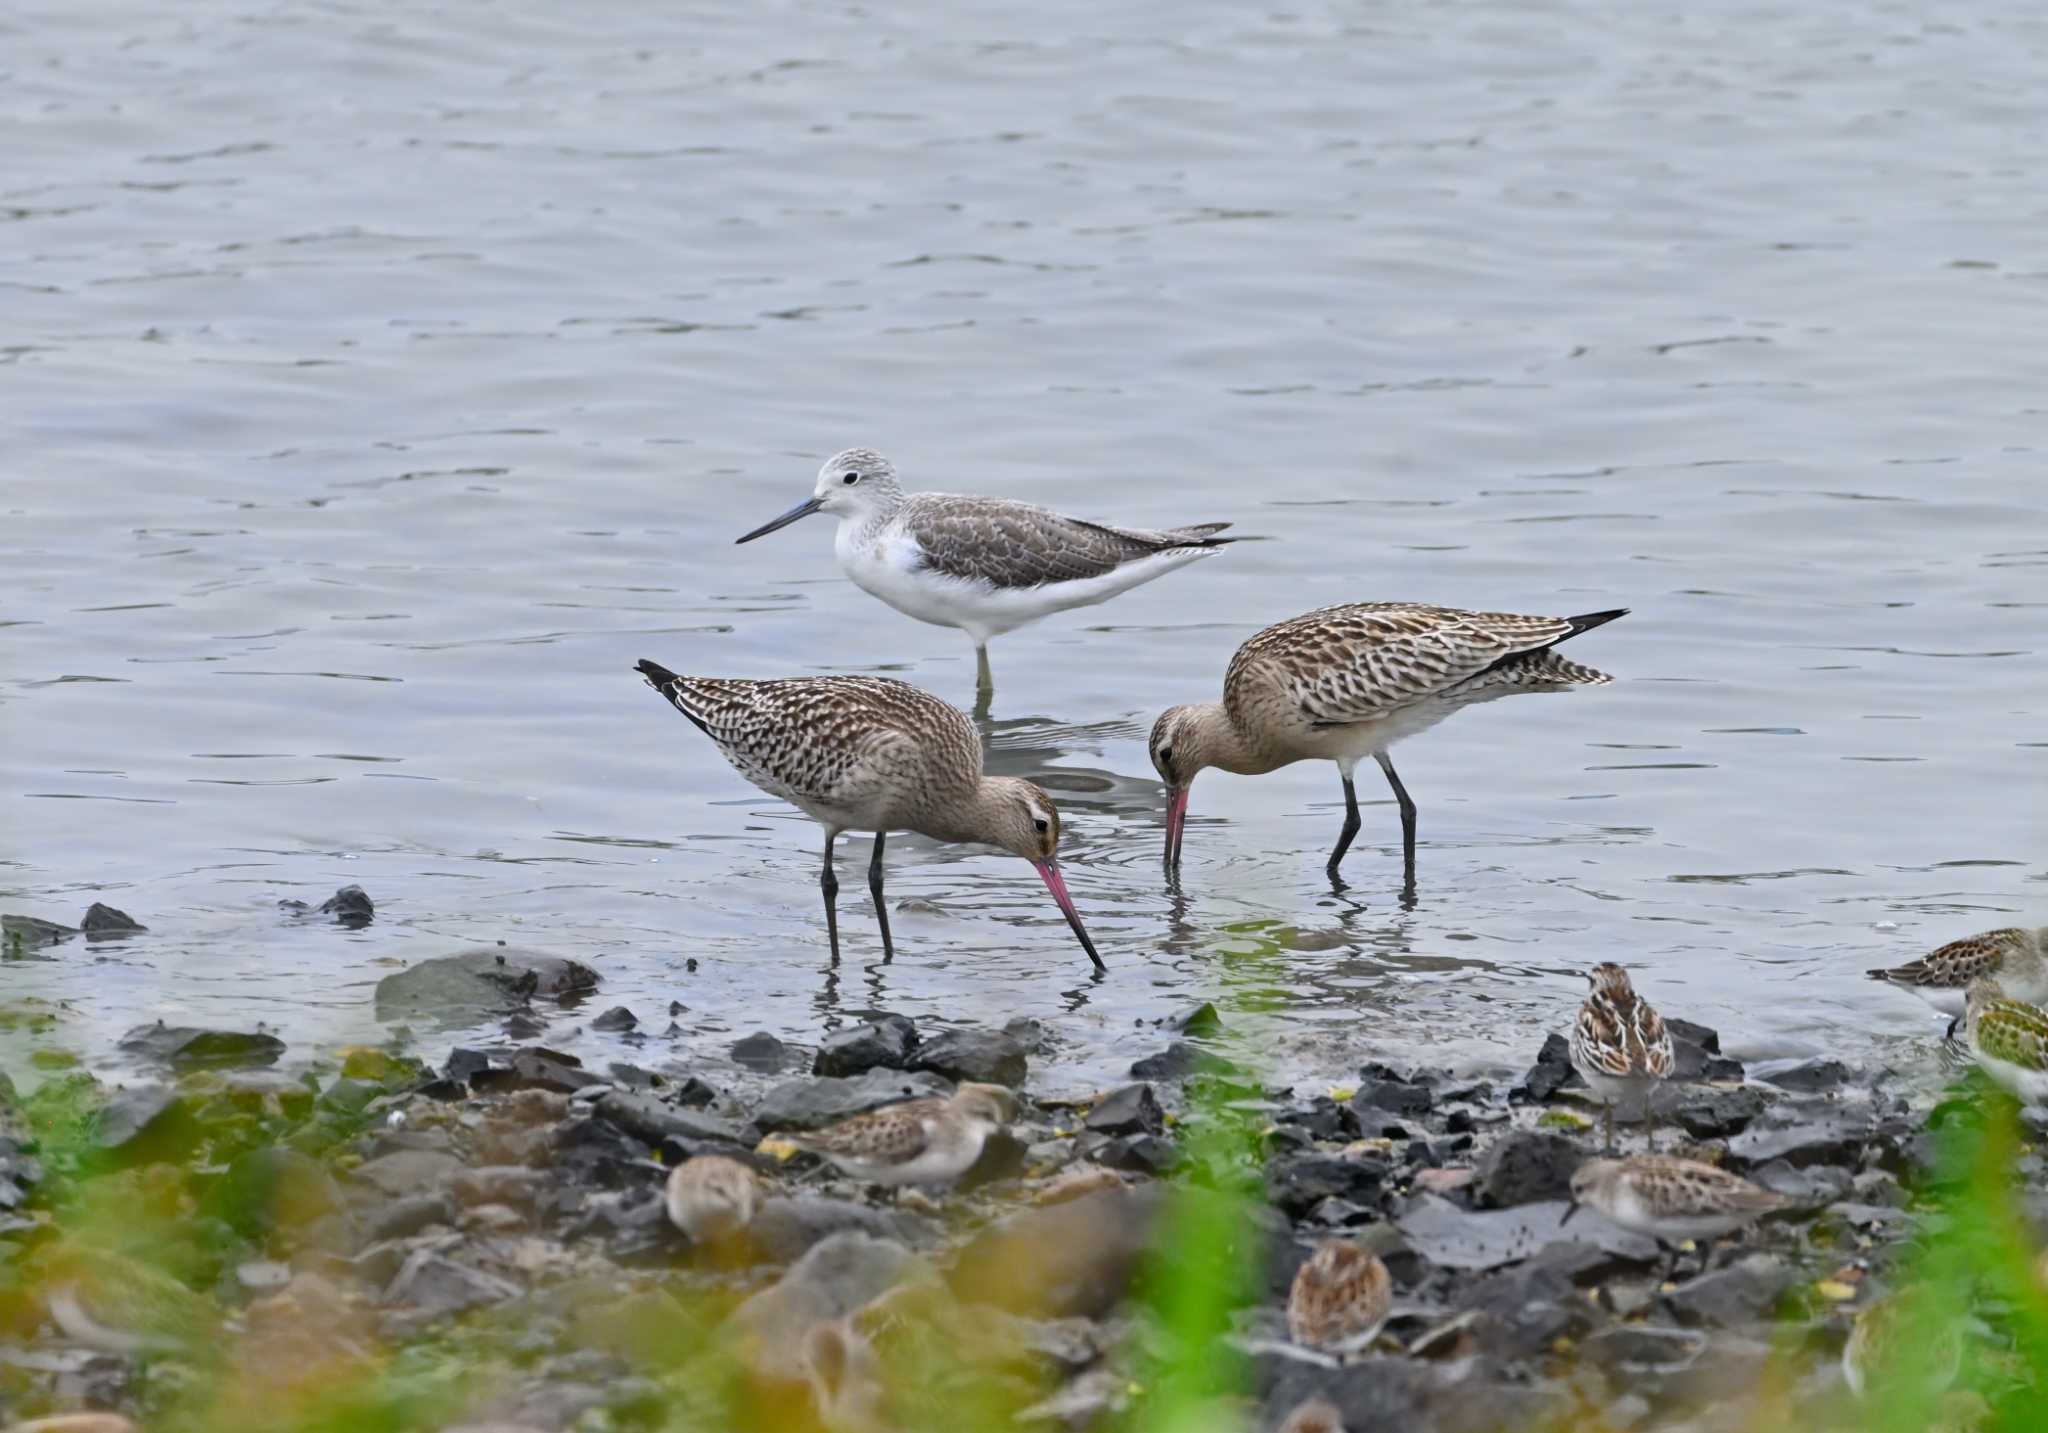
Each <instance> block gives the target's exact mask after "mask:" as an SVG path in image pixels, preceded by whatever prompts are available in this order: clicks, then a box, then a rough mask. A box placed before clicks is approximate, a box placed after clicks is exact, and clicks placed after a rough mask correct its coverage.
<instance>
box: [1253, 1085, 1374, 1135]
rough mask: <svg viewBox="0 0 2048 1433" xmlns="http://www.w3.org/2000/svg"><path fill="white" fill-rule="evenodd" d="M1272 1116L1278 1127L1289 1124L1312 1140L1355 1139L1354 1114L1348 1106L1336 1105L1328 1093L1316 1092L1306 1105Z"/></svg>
mask: <svg viewBox="0 0 2048 1433" xmlns="http://www.w3.org/2000/svg"><path fill="white" fill-rule="evenodd" d="M1274 1119H1275V1122H1276V1124H1277V1125H1278V1127H1279V1129H1287V1128H1289V1127H1293V1128H1296V1129H1299V1130H1301V1131H1302V1132H1303V1133H1304V1134H1305V1135H1307V1136H1308V1138H1309V1139H1312V1140H1350V1139H1356V1138H1358V1131H1359V1125H1358V1116H1357V1115H1355V1114H1353V1113H1352V1111H1351V1107H1350V1106H1349V1105H1340V1104H1338V1103H1337V1102H1336V1101H1335V1100H1333V1099H1331V1098H1330V1097H1329V1096H1328V1095H1317V1096H1316V1097H1315V1098H1314V1099H1312V1100H1310V1101H1309V1102H1308V1103H1307V1104H1306V1105H1297V1106H1295V1107H1294V1108H1293V1109H1287V1110H1282V1111H1281V1112H1280V1113H1279V1114H1278V1115H1276V1116H1275V1117H1274ZM1275 1133H1278V1130H1276V1131H1275Z"/></svg>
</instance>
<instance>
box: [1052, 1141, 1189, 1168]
mask: <svg viewBox="0 0 2048 1433" xmlns="http://www.w3.org/2000/svg"><path fill="white" fill-rule="evenodd" d="M1074 1150H1075V1153H1076V1154H1078V1155H1079V1156H1080V1157H1081V1158H1083V1159H1086V1160H1092V1161H1093V1162H1094V1163H1096V1164H1099V1165H1101V1166H1103V1167H1104V1168H1105V1169H1121V1170H1124V1171H1126V1172H1128V1173H1131V1174H1148V1175H1151V1176H1152V1177H1153V1178H1155V1179H1156V1178H1159V1177H1161V1176H1163V1175H1165V1174H1167V1173H1168V1172H1169V1171H1171V1170H1172V1168H1173V1166H1174V1164H1175V1162H1176V1161H1177V1160H1178V1159H1179V1158H1180V1150H1179V1149H1178V1147H1176V1146H1175V1144H1174V1143H1173V1141H1172V1140H1170V1139H1166V1138H1163V1137H1162V1136H1160V1135H1156V1134H1130V1135H1114V1136H1111V1135H1103V1134H1092V1133H1091V1134H1085V1135H1083V1136H1081V1138H1080V1139H1079V1140H1077V1141H1076V1142H1075V1146H1074Z"/></svg>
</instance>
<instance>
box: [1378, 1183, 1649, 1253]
mask: <svg viewBox="0 0 2048 1433" xmlns="http://www.w3.org/2000/svg"><path fill="white" fill-rule="evenodd" d="M1570 1207H1571V1206H1569V1205H1568V1204H1565V1203H1564V1202H1563V1201H1555V1202H1548V1203H1543V1204H1521V1205H1517V1206H1516V1207H1514V1208H1512V1209H1494V1210H1486V1211H1478V1210H1470V1209H1461V1208H1459V1207H1458V1206H1457V1205H1455V1204H1453V1203H1451V1202H1450V1201H1449V1200H1448V1199H1443V1198H1440V1197H1438V1196H1437V1195H1434V1194H1425V1195H1422V1196H1421V1197H1419V1198H1417V1199H1414V1200H1411V1201H1410V1202H1409V1204H1408V1206H1407V1208H1406V1209H1405V1210H1404V1211H1403V1212H1402V1213H1401V1215H1400V1217H1399V1218H1398V1219H1396V1220H1395V1221H1394V1223H1395V1227H1396V1228H1398V1229H1399V1230H1400V1231H1401V1234H1402V1236H1403V1237H1405V1238H1406V1239H1407V1240H1408V1242H1409V1243H1410V1244H1411V1245H1413V1246H1414V1248H1415V1252H1416V1253H1418V1254H1420V1255H1421V1256H1422V1257H1423V1258H1425V1259H1427V1260H1428V1261H1429V1262H1430V1263H1432V1264H1437V1265H1440V1266H1442V1267H1444V1268H1449V1269H1492V1268H1497V1267H1499V1266H1500V1265H1502V1264H1506V1263H1511V1262H1513V1261H1515V1260H1517V1259H1526V1258H1529V1257H1530V1256H1531V1255H1533V1254H1535V1253H1536V1252H1538V1251H1539V1250H1541V1249H1543V1248H1544V1247H1545V1246H1546V1245H1548V1244H1551V1243H1556V1242H1564V1241H1572V1242H1579V1243H1587V1244H1592V1245H1594V1246H1595V1247H1597V1248H1599V1249H1601V1250H1603V1251H1604V1252H1606V1253H1610V1254H1614V1255H1618V1256H1620V1257H1623V1258H1628V1259H1635V1260H1640V1261H1647V1260H1651V1259H1654V1258H1656V1257H1657V1252H1658V1251H1657V1242H1656V1241H1655V1240H1654V1239H1651V1238H1648V1237H1646V1236H1644V1235H1641V1234H1632V1233H1630V1232H1629V1231H1628V1230H1626V1229H1623V1228H1621V1227H1620V1226H1619V1225H1616V1224H1611V1223H1609V1222H1608V1221H1607V1220H1605V1219H1603V1218H1601V1217H1600V1216H1599V1215H1598V1214H1595V1213H1594V1212H1593V1211H1592V1210H1590V1209H1582V1210H1580V1211H1579V1213H1578V1214H1577V1215H1575V1216H1574V1217H1573V1218H1572V1220H1571V1223H1570V1225H1569V1227H1566V1226H1565V1223H1564V1218H1565V1214H1566V1211H1567V1210H1569V1209H1570Z"/></svg>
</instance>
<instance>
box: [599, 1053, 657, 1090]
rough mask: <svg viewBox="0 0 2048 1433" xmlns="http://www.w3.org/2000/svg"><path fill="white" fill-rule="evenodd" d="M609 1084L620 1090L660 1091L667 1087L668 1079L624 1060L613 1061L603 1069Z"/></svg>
mask: <svg viewBox="0 0 2048 1433" xmlns="http://www.w3.org/2000/svg"><path fill="white" fill-rule="evenodd" d="M604 1068H605V1073H606V1074H607V1075H609V1076H611V1082H612V1083H613V1084H614V1085H617V1086H618V1087H619V1088H620V1089H622V1090H660V1089H666V1088H667V1087H668V1079H667V1077H666V1076H664V1075H660V1074H657V1073H656V1072H654V1071H653V1070H649V1069H644V1068H642V1067H641V1066H639V1065H629V1064H627V1063H626V1062H625V1061H624V1060H613V1061H611V1062H610V1063H608V1064H607V1065H606V1066H605V1067H604Z"/></svg>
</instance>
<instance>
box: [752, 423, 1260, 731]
mask: <svg viewBox="0 0 2048 1433" xmlns="http://www.w3.org/2000/svg"><path fill="white" fill-rule="evenodd" d="M815 512H822V513H830V514H831V515H832V516H834V517H836V518H838V519H839V534H838V536H837V537H836V538H835V539H834V541H833V550H834V551H835V552H836V553H837V554H838V557H839V565H840V567H841V568H843V569H844V570H845V572H846V575H847V576H848V577H849V578H851V579H852V580H853V584H854V586H856V587H858V588H860V589H861V590H862V591H863V592H866V593H868V594H870V595H872V596H875V597H879V598H881V599H882V600H883V601H884V602H886V603H888V604H889V605H890V606H891V607H894V608H895V609H896V610H897V611H898V612H901V613H903V614H904V615H905V616H906V617H915V618H916V619H917V620H918V621H920V622H930V623H932V624H933V625H934V626H938V627H958V628H959V629H960V630H961V631H963V632H965V633H966V634H967V636H968V638H969V639H970V640H971V641H972V642H973V643H974V657H975V685H976V686H977V688H979V689H980V690H981V691H984V692H985V691H989V690H991V689H992V688H993V687H994V685H995V679H994V677H993V676H992V675H991V674H990V672H989V665H988V644H989V640H990V639H991V638H993V637H1000V636H1001V635H1002V634H1003V633H1005V632H1011V631H1015V630H1016V629H1017V628H1019V627H1022V626H1025V625H1027V624H1029V623H1032V622H1036V621H1037V620H1038V619H1039V618H1041V617H1047V616H1050V615H1051V614H1053V613H1054V612H1064V611H1066V610H1067V609H1068V608H1069V607H1087V606H1089V605H1091V604H1093V603H1096V602H1105V601H1107V600H1109V599H1110V598H1112V597H1114V596H1116V595H1117V594H1118V593H1119V592H1126V591H1129V590H1130V589H1131V588H1133V587H1136V586H1138V585H1139V584H1140V583H1145V582H1150V581H1151V580H1152V579H1153V578H1155V577H1164V576H1165V575H1166V574H1167V573H1169V572H1171V571H1173V570H1174V569H1175V568H1176V567H1185V566H1187V565H1188V564H1189V563H1190V562H1194V561H1196V560H1197V559H1199V558H1203V557H1207V556H1208V555H1209V554H1211V553H1213V552H1215V551H1216V550H1217V549H1218V548H1219V547H1221V546H1222V545H1223V544H1225V543H1227V542H1233V541H1235V540H1236V539H1234V538H1228V537H1218V536H1216V534H1217V533H1219V532H1221V531H1222V530H1223V529H1224V528H1226V527H1228V526H1230V524H1229V523H1227V522H1207V523H1196V524H1194V525H1192V526H1188V527H1175V528H1162V529H1160V530H1158V531H1153V530H1150V529H1145V528H1123V527H1111V526H1108V525H1107V524H1104V523H1098V522H1088V521H1086V520H1084V519H1082V518H1077V517H1066V516H1064V515H1062V514H1060V513H1056V512H1054V511H1053V510H1052V509H1051V508H1043V507H1039V506H1037V505H1036V504H1034V503H1018V502H1010V501H1007V500H1005V499H1002V498H977V497H963V496H961V495H959V494H956V493H906V492H905V491H903V488H902V486H901V485H900V484H899V483H898V482H897V481H896V469H895V466H894V465H893V464H891V463H890V461H889V460H888V459H887V458H885V457H883V456H882V455H881V454H880V453H877V452H875V451H874V450H873V449H872V448H848V449H847V450H846V451H845V452H843V453H837V454H834V455H833V456H832V458H831V459H829V460H828V461H827V462H826V464H825V466H824V467H822V468H820V469H818V484H817V489H816V491H815V492H813V493H812V495H811V496H810V497H808V498H806V499H804V500H803V501H802V502H800V503H798V504H797V505H796V506H795V507H793V508H791V509H790V510H789V511H788V512H786V513H784V514H783V515H782V516H781V517H779V518H776V519H775V520H774V521H773V522H766V523H763V524H761V526H759V527H757V528H755V529H754V530H753V531H752V532H750V533H748V534H747V535H746V536H745V537H742V538H740V539H739V541H740V542H752V541H753V540H754V539H755V538H757V537H765V536H767V535H768V534H769V533H771V532H774V531H775V530H776V529H777V528H781V527H787V526H788V525H789V524H790V523H793V522H795V521H796V520H797V519H798V518H801V517H809V516H810V515H811V514H812V513H815Z"/></svg>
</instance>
